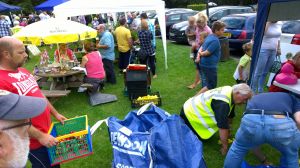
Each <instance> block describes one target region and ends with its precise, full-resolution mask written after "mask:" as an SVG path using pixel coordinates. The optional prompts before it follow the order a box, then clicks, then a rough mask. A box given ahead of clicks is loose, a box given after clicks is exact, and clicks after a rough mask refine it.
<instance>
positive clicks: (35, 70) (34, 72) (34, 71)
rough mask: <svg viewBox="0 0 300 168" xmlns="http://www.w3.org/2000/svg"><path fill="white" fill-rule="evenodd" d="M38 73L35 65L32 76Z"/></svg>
mask: <svg viewBox="0 0 300 168" xmlns="http://www.w3.org/2000/svg"><path fill="white" fill-rule="evenodd" d="M38 73H39V68H38V66H37V65H35V66H34V69H33V74H34V75H36V74H38Z"/></svg>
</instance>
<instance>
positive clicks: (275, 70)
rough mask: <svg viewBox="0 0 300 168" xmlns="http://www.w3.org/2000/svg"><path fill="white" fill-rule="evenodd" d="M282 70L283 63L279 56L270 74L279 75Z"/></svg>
mask: <svg viewBox="0 0 300 168" xmlns="http://www.w3.org/2000/svg"><path fill="white" fill-rule="evenodd" d="M280 68H281V61H280V58H279V56H276V57H275V60H274V62H273V64H272V66H271V69H270V72H271V73H277V72H278V71H279V70H280Z"/></svg>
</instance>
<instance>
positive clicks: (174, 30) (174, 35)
mask: <svg viewBox="0 0 300 168" xmlns="http://www.w3.org/2000/svg"><path fill="white" fill-rule="evenodd" d="M250 12H253V9H252V8H251V7H249V6H218V7H213V8H209V25H210V24H212V23H213V22H214V21H217V20H219V19H221V18H222V17H224V16H227V15H230V14H237V13H250ZM201 13H206V10H203V11H201ZM195 17H197V15H195ZM187 27H188V21H184V22H180V23H177V24H174V25H173V26H172V27H171V28H170V32H169V35H170V40H173V41H176V42H178V43H187V38H186V35H185V29H186V28H187Z"/></svg>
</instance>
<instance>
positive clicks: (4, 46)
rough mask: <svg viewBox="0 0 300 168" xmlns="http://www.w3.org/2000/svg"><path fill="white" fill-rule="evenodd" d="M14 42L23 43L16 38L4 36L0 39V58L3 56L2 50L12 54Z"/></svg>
mask: <svg viewBox="0 0 300 168" xmlns="http://www.w3.org/2000/svg"><path fill="white" fill-rule="evenodd" d="M15 44H23V43H22V42H21V41H19V40H18V39H16V38H13V37H10V36H6V37H3V38H1V39H0V58H1V59H2V57H3V52H5V51H8V52H9V53H10V54H12V51H13V46H14V45H15Z"/></svg>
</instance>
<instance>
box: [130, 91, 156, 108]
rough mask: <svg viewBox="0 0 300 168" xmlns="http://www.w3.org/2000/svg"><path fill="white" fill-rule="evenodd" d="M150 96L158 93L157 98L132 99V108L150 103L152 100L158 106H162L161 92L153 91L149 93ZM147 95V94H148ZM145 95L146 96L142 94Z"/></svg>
mask: <svg viewBox="0 0 300 168" xmlns="http://www.w3.org/2000/svg"><path fill="white" fill-rule="evenodd" d="M148 95H149V96H154V95H156V96H157V98H154V99H147V100H138V98H137V99H132V100H131V107H132V108H137V107H141V106H143V105H145V104H147V103H150V102H153V103H154V104H155V105H156V106H161V97H160V94H159V92H155V93H151V94H148ZM148 95H147V96H148ZM142 97H144V96H142Z"/></svg>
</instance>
